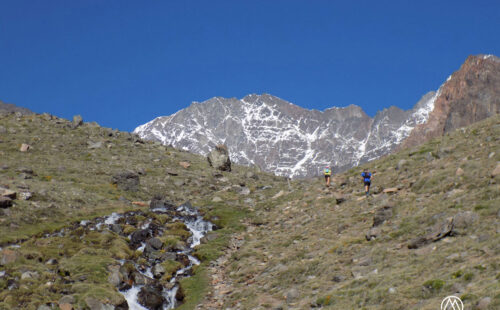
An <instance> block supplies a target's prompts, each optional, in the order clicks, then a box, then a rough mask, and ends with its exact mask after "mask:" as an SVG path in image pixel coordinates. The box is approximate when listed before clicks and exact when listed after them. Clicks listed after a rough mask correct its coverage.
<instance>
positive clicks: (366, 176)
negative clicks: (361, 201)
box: [361, 169, 372, 197]
mask: <svg viewBox="0 0 500 310" xmlns="http://www.w3.org/2000/svg"><path fill="white" fill-rule="evenodd" d="M361 177H362V178H363V182H364V184H365V194H366V196H367V197H368V195H370V185H371V183H372V174H371V172H369V171H368V169H364V170H363V172H361Z"/></svg>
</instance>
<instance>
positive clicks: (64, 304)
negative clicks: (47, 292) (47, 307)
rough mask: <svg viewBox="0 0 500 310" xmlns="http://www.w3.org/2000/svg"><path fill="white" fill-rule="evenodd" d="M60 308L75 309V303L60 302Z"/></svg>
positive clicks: (63, 309)
mask: <svg viewBox="0 0 500 310" xmlns="http://www.w3.org/2000/svg"><path fill="white" fill-rule="evenodd" d="M59 309H61V310H73V305H71V304H68V303H59Z"/></svg>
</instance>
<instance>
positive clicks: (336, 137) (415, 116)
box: [134, 56, 500, 177]
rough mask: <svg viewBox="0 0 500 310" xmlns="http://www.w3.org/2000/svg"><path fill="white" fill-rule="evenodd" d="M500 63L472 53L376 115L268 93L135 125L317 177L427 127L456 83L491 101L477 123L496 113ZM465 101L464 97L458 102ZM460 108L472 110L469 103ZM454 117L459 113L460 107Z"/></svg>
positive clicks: (147, 133)
mask: <svg viewBox="0 0 500 310" xmlns="http://www.w3.org/2000/svg"><path fill="white" fill-rule="evenodd" d="M474 59H480V60H481V62H483V63H488V64H489V63H494V64H493V65H488V66H486V65H485V66H483V67H478V68H477V70H476V71H474V72H476V76H471V75H470V74H462V73H461V72H462V71H463V70H465V69H467V68H468V66H466V65H467V63H468V62H474ZM497 62H498V58H496V57H494V56H477V57H476V56H471V57H470V58H469V59H468V61H467V62H466V64H464V65H463V66H462V68H461V70H460V71H458V72H456V73H454V74H453V75H452V76H451V77H450V78H449V79H448V80H447V81H446V82H445V83H444V84H443V85H442V86H441V87H440V88H439V90H438V91H436V92H429V93H427V94H426V95H424V96H423V97H422V99H421V100H420V101H419V102H418V103H417V104H416V105H415V106H414V108H413V109H411V110H407V111H404V110H401V109H399V108H397V107H394V106H393V107H390V108H387V109H384V110H383V111H380V112H378V113H377V114H376V115H375V117H374V118H371V117H369V116H368V115H366V113H365V112H364V111H363V110H362V109H361V108H360V107H358V106H355V105H350V106H347V107H343V108H337V107H333V108H329V109H326V110H324V111H318V110H308V109H304V108H301V107H299V106H297V105H294V104H292V103H290V102H287V101H285V100H283V99H280V98H278V97H275V96H272V95H269V94H263V95H256V94H252V95H248V96H246V97H244V98H242V99H239V100H238V99H236V98H222V97H214V98H212V99H209V100H207V101H204V102H201V103H198V102H193V103H192V104H191V105H190V106H189V107H188V108H186V109H183V110H181V111H179V112H177V113H175V114H173V115H170V116H162V117H158V118H156V119H154V120H152V121H150V122H148V123H146V124H144V125H141V126H139V127H137V128H136V129H135V130H134V132H135V133H137V134H139V135H140V136H141V137H142V138H145V139H150V140H156V141H161V142H162V143H163V144H165V145H172V146H174V147H176V148H181V149H184V150H187V151H190V152H194V153H198V154H203V155H205V154H207V153H208V152H209V151H210V150H211V149H213V147H214V146H215V145H217V144H220V143H224V144H226V145H227V147H228V149H229V152H230V154H231V160H232V161H234V162H236V163H238V164H244V165H257V166H259V167H261V168H262V169H264V170H266V171H271V172H274V173H276V174H278V175H284V176H290V177H307V176H314V175H317V174H319V173H320V171H321V170H322V168H323V167H324V166H325V165H332V166H333V167H335V168H334V169H335V170H336V171H339V170H345V169H348V168H350V167H353V166H356V165H359V164H361V163H364V162H367V161H370V160H373V159H376V158H378V157H380V156H383V155H386V154H388V153H390V152H392V151H393V150H394V149H395V148H396V147H397V146H399V145H401V144H402V143H403V141H405V139H407V138H408V137H409V136H410V135H411V133H412V131H413V129H414V128H415V127H417V126H419V128H422V126H425V124H426V123H427V122H428V119H429V115H430V114H431V112H432V113H434V114H436V112H434V110H435V103H436V102H443V101H446V102H453V100H454V99H453V98H454V97H450V96H449V94H450V91H449V89H450V88H451V89H455V88H459V89H460V90H459V91H460V92H461V93H462V92H463V93H467V94H468V95H467V97H468V98H469V97H471V98H472V97H474V98H476V101H478V102H484V103H485V104H482V103H481V104H479V106H481V107H482V106H485V105H491V106H493V108H490V109H489V110H488V111H489V112H488V113H479V114H478V115H477V116H475V117H473V118H474V121H477V120H480V119H483V118H485V117H486V116H487V115H490V114H491V113H498V111H499V110H500V109H499V108H498V105H499V104H498V98H499V96H496V97H493V98H491V96H490V94H496V92H486V94H487V95H486V96H482V95H481V94H483V93H484V90H485V89H497V88H500V86H499V85H498V84H499V83H498V81H499V79H500V78H499V77H500V74H499V73H498V72H500V71H496V70H490V69H491V68H492V67H495V66H496V63H497ZM483 68H484V70H482V69H483ZM488 70H490V71H488ZM453 85H456V87H455V86H453ZM443 98H446V99H443ZM495 100H496V101H495ZM495 102H496V103H495ZM467 104H468V103H467V102H466V100H465V99H464V100H460V101H459V102H458V103H456V104H454V106H455V105H456V106H458V105H459V106H462V105H467ZM454 109H455V110H457V111H468V108H466V109H465V110H464V109H461V108H454ZM472 109H475V108H474V107H472ZM469 110H470V109H469ZM475 111H476V110H475ZM481 111H482V110H481ZM495 111H496V112H495ZM453 115H454V118H456V116H455V115H456V113H455V114H453ZM455 123H457V125H460V124H462V123H461V122H455ZM413 136H418V134H417V135H416V134H414V135H413ZM424 138H425V136H424V137H420V138H419V139H424ZM412 139H415V138H412ZM419 139H415V140H419ZM417 142H418V143H420V142H421V141H420V140H419V141H417Z"/></svg>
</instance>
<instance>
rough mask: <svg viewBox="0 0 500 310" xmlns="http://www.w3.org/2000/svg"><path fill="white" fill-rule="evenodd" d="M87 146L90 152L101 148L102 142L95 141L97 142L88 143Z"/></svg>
mask: <svg viewBox="0 0 500 310" xmlns="http://www.w3.org/2000/svg"><path fill="white" fill-rule="evenodd" d="M87 144H88V148H89V149H91V150H93V149H100V148H102V141H97V142H92V141H88V142H87Z"/></svg>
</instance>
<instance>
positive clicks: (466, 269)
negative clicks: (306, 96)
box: [0, 114, 500, 310]
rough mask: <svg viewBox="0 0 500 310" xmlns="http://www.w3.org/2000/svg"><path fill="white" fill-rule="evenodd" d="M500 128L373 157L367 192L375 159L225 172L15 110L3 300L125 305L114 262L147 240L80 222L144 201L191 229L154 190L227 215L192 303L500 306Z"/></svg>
mask: <svg viewBox="0 0 500 310" xmlns="http://www.w3.org/2000/svg"><path fill="white" fill-rule="evenodd" d="M499 140H500V117H496V118H491V119H488V120H486V121H484V122H481V123H478V124H476V125H474V126H472V127H470V128H467V129H463V130H458V131H456V132H453V133H451V134H448V135H446V136H445V137H443V138H442V139H440V140H435V141H431V142H429V143H427V144H425V145H422V146H420V147H417V148H415V149H412V150H406V151H404V152H401V153H398V154H395V155H391V156H388V157H385V158H382V159H380V160H377V161H375V162H372V163H370V164H369V165H367V167H369V168H370V170H371V171H374V172H375V173H374V178H373V186H372V195H371V196H370V197H368V198H366V197H364V190H363V186H362V182H361V178H360V176H359V174H360V173H361V170H362V168H364V167H358V168H355V169H352V170H351V171H348V172H346V173H344V174H342V175H335V176H334V180H333V181H334V182H333V183H334V184H333V186H332V187H330V188H328V189H327V188H325V186H324V183H323V180H322V179H313V180H297V181H292V182H288V181H287V180H286V179H283V178H278V177H274V176H272V175H269V174H265V173H260V172H257V171H255V170H254V169H252V168H248V167H239V166H235V167H233V168H234V169H233V171H232V172H223V173H221V172H217V171H215V170H214V169H213V168H211V167H209V165H208V163H207V160H206V159H205V158H203V157H201V156H197V155H192V154H189V153H186V152H181V151H178V150H174V149H172V148H170V147H165V146H161V145H159V144H156V143H150V142H144V141H141V140H139V139H137V137H135V136H134V135H131V134H129V133H123V132H118V131H116V130H111V129H108V128H102V127H99V126H98V125H97V124H91V123H84V124H83V125H81V126H76V128H75V126H73V125H72V123H71V122H70V121H67V120H64V119H58V118H55V117H52V116H50V115H30V116H18V115H15V114H8V115H0V187H3V188H8V189H9V190H12V191H14V192H16V194H17V198H16V199H15V200H14V205H13V206H12V207H9V208H5V209H0V247H2V248H3V249H2V251H0V309H38V310H47V309H59V308H60V307H61V305H66V304H68V303H69V304H70V305H71V307H72V308H73V309H89V308H91V306H92V305H93V304H95V303H96V301H97V302H100V303H101V304H106V305H110V306H112V307H116V309H119V307H118V305H120V304H122V303H123V297H122V296H121V295H120V294H119V293H118V292H117V289H116V288H115V287H114V286H113V285H111V284H110V282H109V274H110V268H111V267H112V266H113V265H116V261H117V260H119V259H122V260H123V259H137V258H138V256H140V253H137V252H136V251H133V250H131V249H130V247H129V246H128V243H129V241H128V239H126V238H123V237H122V236H120V235H118V234H116V233H114V232H112V231H109V230H108V231H103V232H100V233H98V232H93V231H88V230H85V229H82V228H78V223H79V222H80V221H81V220H88V219H93V218H95V217H99V216H104V215H109V214H111V213H112V212H125V211H128V210H141V211H142V212H143V214H144V215H138V216H136V220H137V222H139V223H141V221H144V220H145V219H146V218H152V219H153V220H154V221H155V223H157V224H158V225H162V226H164V227H165V229H166V236H168V238H167V240H163V241H164V242H165V245H172V244H173V245H175V244H177V245H178V244H179V243H182V242H183V239H182V236H183V235H184V234H185V233H184V232H183V231H182V227H178V225H170V224H171V222H172V220H171V219H170V218H167V217H159V216H157V215H155V214H152V213H151V212H149V208H148V203H149V200H151V199H152V198H153V197H154V196H164V197H166V199H169V200H171V201H172V202H174V203H175V204H181V203H183V202H185V201H188V200H189V201H191V203H192V204H193V205H194V206H196V207H198V208H200V209H201V211H202V212H203V213H204V215H205V218H206V219H209V220H211V221H212V222H214V223H215V224H216V225H217V226H218V228H219V229H218V230H216V231H214V232H213V233H212V235H211V237H210V238H207V241H206V242H205V243H203V244H202V245H200V246H199V247H198V248H197V249H196V252H195V255H196V256H198V257H199V258H201V259H202V264H201V265H200V266H198V267H197V268H196V269H195V275H194V276H193V277H191V278H187V279H184V280H183V281H182V288H183V291H184V293H185V294H186V297H185V299H184V304H183V305H182V306H181V307H180V308H181V309H194V308H197V309H225V308H231V309H309V308H320V307H323V308H327V309H342V308H343V309H439V304H440V303H441V300H442V299H443V298H444V297H445V296H448V295H450V294H455V295H457V296H460V297H461V298H462V300H463V301H464V303H465V304H466V307H467V308H468V309H474V308H478V309H498V308H499V307H500V295H499V292H500V284H499V280H500V263H499V262H500V237H499V234H498V233H499V231H500V224H499V222H500V176H499V175H496V176H492V173H493V172H494V170H495V168H497V166H498V162H499V161H500V141H499ZM23 143H26V144H29V145H31V149H30V150H29V151H28V152H20V150H19V149H20V147H21V144H23ZM186 162H187V163H189V167H187V165H186V164H185V163H186ZM183 166H185V167H187V168H185V167H183ZM497 169H498V170H500V168H497ZM128 170H130V171H132V172H135V173H137V174H138V175H139V178H140V184H139V185H138V186H137V188H136V190H133V191H131V190H124V189H123V188H122V187H121V186H118V185H117V184H114V182H113V176H114V175H116V174H117V173H120V172H123V171H128ZM499 174H500V171H499ZM0 191H3V190H0ZM384 191H385V192H384ZM26 198H29V199H26ZM374 224H375V226H374ZM62 228H64V229H65V230H66V231H67V232H69V233H67V234H62V235H50V233H52V232H57V231H59V230H60V229H62ZM122 228H123V229H124V230H130V233H131V232H133V230H134V228H133V227H131V226H130V225H128V226H127V225H123V227H122ZM47 234H49V235H47ZM208 240H209V241H208ZM172 266H174V267H175V266H176V265H175V264H173V265H172ZM488 298H489V299H488Z"/></svg>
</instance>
